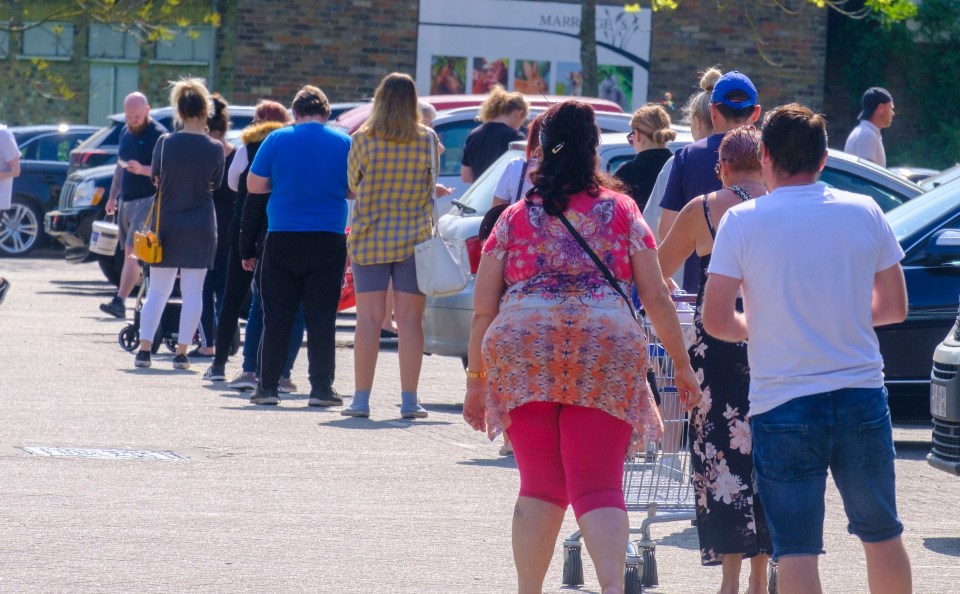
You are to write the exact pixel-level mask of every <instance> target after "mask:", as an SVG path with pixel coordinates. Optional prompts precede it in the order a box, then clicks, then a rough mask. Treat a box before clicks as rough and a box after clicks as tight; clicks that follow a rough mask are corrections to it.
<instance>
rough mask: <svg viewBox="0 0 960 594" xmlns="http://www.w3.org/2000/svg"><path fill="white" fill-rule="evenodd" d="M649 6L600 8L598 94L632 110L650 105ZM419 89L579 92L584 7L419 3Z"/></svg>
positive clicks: (481, 0) (503, 1)
mask: <svg viewBox="0 0 960 594" xmlns="http://www.w3.org/2000/svg"><path fill="white" fill-rule="evenodd" d="M650 24H651V12H650V10H649V9H641V10H639V11H632V12H627V11H626V10H624V8H623V6H622V5H618V6H598V7H597V65H598V73H597V79H598V81H599V93H598V94H599V96H600V97H602V98H604V99H609V100H611V101H614V102H616V103H619V104H620V106H621V107H622V108H623V109H624V111H632V110H633V109H634V108H636V107H639V106H640V105H643V104H644V103H646V102H647V82H648V73H649V65H650V64H649V60H650ZM416 74H417V85H418V90H419V92H420V93H421V94H424V95H447V94H460V93H468V94H469V93H486V92H487V91H488V90H490V88H491V87H492V86H493V85H495V84H497V83H499V84H501V85H503V86H504V87H506V88H507V89H508V90H516V91H520V92H522V93H528V94H533V95H539V94H544V95H564V96H578V95H580V92H581V88H582V84H583V72H582V68H581V66H580V5H578V4H558V3H555V2H517V1H512V0H420V23H419V37H418V42H417V73H416Z"/></svg>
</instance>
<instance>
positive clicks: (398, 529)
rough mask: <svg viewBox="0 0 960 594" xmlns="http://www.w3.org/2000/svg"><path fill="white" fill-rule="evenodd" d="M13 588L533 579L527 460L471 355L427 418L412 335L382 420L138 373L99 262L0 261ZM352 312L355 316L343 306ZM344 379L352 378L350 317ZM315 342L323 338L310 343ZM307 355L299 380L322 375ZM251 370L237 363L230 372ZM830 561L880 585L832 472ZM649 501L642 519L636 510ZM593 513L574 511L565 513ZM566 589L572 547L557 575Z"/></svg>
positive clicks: (693, 563) (1, 502) (955, 539)
mask: <svg viewBox="0 0 960 594" xmlns="http://www.w3.org/2000/svg"><path fill="white" fill-rule="evenodd" d="M0 274H2V275H4V276H7V277H8V278H9V279H11V280H12V282H13V288H12V290H11V291H10V293H9V294H8V296H7V301H6V302H5V303H4V304H3V306H2V307H0V360H2V366H0V405H2V409H0V410H2V411H3V412H2V419H3V422H2V423H0V477H3V482H2V486H0V592H301V591H302V592H329V593H354V592H358V593H359V592H391V593H400V592H404V593H406V592H410V593H413V592H430V593H434V592H435V593H477V594H480V593H483V594H490V593H500V592H510V591H511V590H512V589H513V587H514V573H513V567H512V560H511V553H510V541H509V530H510V528H509V523H510V516H511V511H512V504H513V499H514V496H515V493H516V489H517V484H518V481H517V472H516V468H515V466H514V464H513V461H512V459H505V458H500V457H498V456H497V445H496V444H490V443H489V442H488V441H487V440H486V438H485V437H483V436H481V435H480V434H477V433H474V432H472V431H471V430H470V429H469V428H468V427H467V426H466V424H465V423H464V422H463V421H462V420H461V418H460V413H461V407H460V402H461V398H462V395H463V392H462V386H463V375H462V370H461V367H460V362H459V360H457V359H446V358H437V357H428V358H426V359H425V361H424V372H423V379H422V382H421V385H422V389H421V396H422V399H423V400H424V401H425V405H426V406H427V408H428V409H429V410H430V418H429V419H427V420H425V421H418V422H409V421H404V420H401V419H400V418H399V411H398V406H397V405H398V401H399V381H398V377H397V357H396V352H395V351H392V350H389V349H387V350H384V352H383V353H382V354H381V360H380V367H379V371H378V376H377V381H376V385H375V390H374V395H373V404H372V405H373V417H372V418H371V419H370V420H364V419H345V418H343V417H341V416H339V415H338V414H336V413H335V412H327V411H318V410H314V409H308V408H307V407H306V406H305V396H304V395H295V396H293V397H291V398H289V399H287V400H285V401H284V402H283V403H282V404H281V406H279V407H277V408H269V409H268V408H258V407H253V406H250V405H248V403H247V400H246V398H245V397H242V396H240V395H239V394H238V393H233V392H229V391H225V390H222V389H219V388H218V387H216V386H212V385H210V384H208V383H205V382H203V381H202V379H201V378H200V376H201V374H202V372H203V365H202V364H195V366H194V368H193V369H191V370H190V371H186V372H176V371H173V370H172V369H171V367H170V356H169V354H161V355H160V356H158V357H156V358H155V363H154V368H153V369H151V370H147V371H142V370H141V371H134V369H133V366H132V363H133V358H132V356H131V355H129V354H127V353H125V352H123V351H121V350H120V348H119V347H118V345H117V342H116V335H117V332H118V331H119V330H120V329H121V328H122V327H123V323H121V322H120V321H118V320H113V319H109V318H106V317H104V316H102V315H100V312H99V311H98V309H97V304H98V303H99V302H100V301H103V300H105V299H106V298H107V297H108V296H109V293H110V287H109V286H108V285H106V283H104V282H102V277H101V276H100V273H99V271H98V270H97V268H96V265H94V264H86V265H79V266H75V265H69V264H66V263H64V262H63V261H62V260H59V259H56V258H48V259H25V260H9V259H6V260H0ZM344 323H345V325H346V326H349V320H346V319H345V320H344ZM340 339H341V341H343V348H341V349H339V350H338V365H339V367H338V369H339V374H338V375H339V379H338V381H337V383H336V385H337V387H338V388H339V389H340V390H341V391H343V392H347V393H349V392H350V390H351V389H352V351H351V350H350V349H349V348H348V345H349V340H350V335H349V333H348V332H344V333H342V334H341V336H340ZM302 356H305V351H304V352H303V353H302ZM305 363H306V361H305V359H303V358H302V359H301V360H300V361H298V363H297V366H296V368H295V372H294V379H295V380H296V381H297V383H299V384H300V385H301V387H306V377H305V369H306V365H305ZM236 369H237V363H236V362H232V363H231V365H230V366H229V367H228V371H230V372H232V371H235V370H236ZM928 435H929V433H928V429H926V428H924V427H923V426H922V425H921V426H916V425H914V426H904V427H898V430H897V439H898V448H899V457H898V462H897V469H898V472H899V477H898V478H899V494H900V506H901V515H902V516H903V520H904V522H905V523H906V526H907V532H906V540H907V544H908V547H909V550H910V554H911V556H912V558H913V562H914V570H915V583H916V591H917V592H950V591H956V590H957V583H960V562H958V557H960V536H958V532H960V526H958V520H957V506H958V504H960V498H958V497H957V492H958V485H960V483H958V481H960V479H957V478H955V477H952V476H949V475H946V474H944V473H941V472H937V471H935V470H933V469H932V468H930V467H928V466H927V464H926V463H925V462H924V460H923V458H924V456H925V455H926V449H927V443H926V442H927V441H928ZM31 446H33V447H44V446H46V447H59V448H100V449H109V448H114V449H125V450H150V451H158V452H172V453H173V454H175V455H176V456H179V457H181V459H179V460H174V461H156V460H127V459H106V460H105V459H90V458H80V457H44V456H39V455H31V454H29V453H27V452H26V451H25V450H24V449H23V448H25V447H31ZM829 497H830V503H829V508H828V517H827V524H826V531H827V543H826V548H827V551H828V554H827V555H826V556H825V557H824V558H823V560H822V563H821V566H822V571H823V575H824V580H825V584H826V586H827V591H832V592H863V591H865V590H866V588H865V587H864V585H863V584H864V583H865V573H864V571H865V570H864V562H863V557H862V553H861V551H860V548H859V545H858V544H857V542H856V541H855V540H854V539H853V538H852V537H850V536H848V535H847V534H846V531H845V522H844V520H843V512H842V509H841V506H840V503H839V498H838V496H837V494H836V493H835V491H833V490H831V492H830V495H829ZM639 519H640V517H639V515H638V516H637V517H636V518H634V520H635V523H638V522H639ZM574 529H575V524H574V522H573V520H572V515H569V516H568V519H567V522H566V524H565V526H564V529H563V533H564V534H568V533H570V532H572V531H573V530H574ZM654 537H655V538H657V539H659V547H658V549H657V560H658V566H659V577H660V586H659V587H657V588H651V589H648V590H647V591H649V592H659V593H666V592H670V593H680V592H711V591H714V590H715V585H716V583H717V582H718V580H719V570H718V569H715V568H710V569H704V568H701V567H700V566H699V563H698V558H699V557H698V553H697V550H696V546H697V540H696V533H695V529H694V528H692V527H690V526H689V524H688V523H683V522H676V523H669V524H662V525H660V526H658V527H656V528H655V529H654ZM585 565H586V581H587V584H586V586H584V587H582V588H580V589H579V590H576V589H565V588H562V587H561V572H562V549H561V548H560V547H558V549H557V552H556V555H555V557H554V563H553V565H552V566H551V568H550V573H549V576H548V578H547V588H546V591H548V592H569V591H582V592H595V591H596V590H597V584H596V580H595V578H594V577H593V575H592V567H591V566H590V563H589V559H586V560H585Z"/></svg>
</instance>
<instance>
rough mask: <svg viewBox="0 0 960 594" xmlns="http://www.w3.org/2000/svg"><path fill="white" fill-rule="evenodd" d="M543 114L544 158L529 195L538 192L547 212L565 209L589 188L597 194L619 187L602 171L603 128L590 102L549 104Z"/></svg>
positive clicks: (534, 176)
mask: <svg viewBox="0 0 960 594" xmlns="http://www.w3.org/2000/svg"><path fill="white" fill-rule="evenodd" d="M542 117H543V123H542V127H541V129H540V147H541V150H542V151H543V160H542V161H541V162H540V164H539V166H538V167H537V169H536V171H535V172H534V174H533V185H534V187H533V189H531V190H530V192H528V193H527V195H528V196H529V195H530V194H539V195H540V196H541V197H542V198H543V210H544V211H545V212H546V213H547V214H549V215H554V216H556V215H558V214H560V213H562V212H564V211H565V210H566V209H567V203H568V202H569V197H570V196H571V195H573V194H577V193H579V192H583V191H586V192H587V193H588V194H590V195H591V196H593V197H597V196H599V195H600V192H601V190H602V189H603V188H605V187H606V188H613V189H619V188H620V184H618V183H617V182H616V181H615V180H613V178H611V177H610V176H607V175H604V174H603V173H601V172H600V167H599V164H600V160H599V158H598V157H597V145H599V144H600V128H598V127H597V121H596V118H595V117H594V113H593V108H592V107H590V105H588V104H586V103H583V102H582V101H574V100H570V101H564V102H563V103H560V104H557V105H553V106H552V107H550V109H548V110H547V111H546V112H544V114H543V116H542Z"/></svg>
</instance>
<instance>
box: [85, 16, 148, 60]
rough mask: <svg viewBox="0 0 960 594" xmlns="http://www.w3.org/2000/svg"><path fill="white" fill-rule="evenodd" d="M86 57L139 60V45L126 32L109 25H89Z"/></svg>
mask: <svg viewBox="0 0 960 594" xmlns="http://www.w3.org/2000/svg"><path fill="white" fill-rule="evenodd" d="M87 57H89V58H93V59H107V60H139V59H140V45H139V44H138V43H137V40H136V38H135V37H134V36H133V35H130V34H129V33H127V32H126V31H122V30H119V29H115V28H114V27H112V26H110V25H101V24H96V25H90V28H89V30H88V41H87Z"/></svg>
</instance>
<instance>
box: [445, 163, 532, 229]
mask: <svg viewBox="0 0 960 594" xmlns="http://www.w3.org/2000/svg"><path fill="white" fill-rule="evenodd" d="M522 156H523V151H517V150H510V151H507V152H505V153H504V154H503V155H501V156H500V158H499V159H497V160H496V161H494V162H493V164H492V165H490V167H488V168H487V170H486V171H484V172H483V175H481V176H480V178H479V179H478V180H477V181H475V182H473V185H471V186H470V187H469V188H467V191H466V192H464V194H463V196H462V197H461V198H460V200H459V201H460V202H461V203H463V204H465V205H466V206H468V207H470V208H471V209H473V210H474V211H476V212H470V213H464V214H465V215H466V216H471V217H473V216H477V217H482V216H483V215H485V214H487V211H488V210H490V206H491V205H492V204H493V191H494V190H496V189H497V182H499V181H500V176H501V175H503V172H504V170H505V169H506V168H507V163H509V162H510V161H512V160H513V159H516V158H517V157H522Z"/></svg>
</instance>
